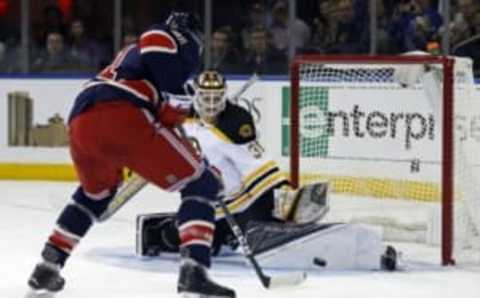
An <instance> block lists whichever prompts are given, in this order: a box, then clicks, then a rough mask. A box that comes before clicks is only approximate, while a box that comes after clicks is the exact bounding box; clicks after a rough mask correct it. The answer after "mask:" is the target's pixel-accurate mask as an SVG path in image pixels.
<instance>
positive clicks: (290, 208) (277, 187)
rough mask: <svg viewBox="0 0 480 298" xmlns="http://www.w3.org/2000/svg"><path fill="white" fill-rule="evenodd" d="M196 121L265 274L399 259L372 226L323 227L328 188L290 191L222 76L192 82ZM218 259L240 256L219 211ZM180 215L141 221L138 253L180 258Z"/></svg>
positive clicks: (192, 122)
mask: <svg viewBox="0 0 480 298" xmlns="http://www.w3.org/2000/svg"><path fill="white" fill-rule="evenodd" d="M193 86H194V90H195V96H194V97H195V98H194V107H195V113H194V116H193V117H192V118H190V119H188V120H187V121H186V123H185V124H184V125H183V128H184V130H185V133H186V134H187V135H188V137H189V138H190V140H191V142H192V143H193V144H194V145H195V147H196V148H197V150H198V151H199V152H201V154H203V155H206V157H207V158H208V160H209V162H210V163H211V164H212V165H213V166H214V167H216V168H218V169H220V170H221V172H222V178H223V182H224V192H225V194H226V202H227V207H228V208H229V210H230V211H231V213H232V214H234V217H235V219H236V221H237V222H238V224H239V225H240V227H241V228H242V230H243V231H244V233H245V234H246V236H247V240H248V242H249V245H250V246H251V248H252V249H253V251H254V252H255V254H256V258H257V260H258V261H259V262H260V263H261V264H263V265H264V266H268V267H279V268H301V269H306V268H308V267H312V266H323V267H327V268H333V269H381V268H384V269H388V270H393V269H395V267H396V252H395V250H394V249H393V248H392V247H385V246H384V245H383V243H382V242H381V234H380V233H379V232H378V231H377V230H375V229H372V228H371V227H368V226H363V225H352V224H340V223H339V224H320V223H318V221H319V220H320V219H321V218H322V217H323V216H324V215H325V214H326V212H328V208H329V206H328V183H327V182H320V183H315V184H312V185H307V186H303V187H302V188H300V189H298V190H293V189H291V187H290V185H289V181H288V180H287V179H286V177H285V176H284V174H283V173H281V172H280V169H279V167H278V165H277V163H276V162H275V161H273V160H270V159H268V157H266V156H265V155H264V149H263V147H262V146H261V145H260V143H259V142H258V140H257V137H256V129H255V124H254V120H253V117H252V115H251V114H250V113H249V112H248V111H247V110H246V109H244V108H243V107H241V106H239V105H237V104H235V101H234V100H228V99H227V98H226V96H225V93H226V81H225V79H224V77H223V76H222V74H220V73H219V72H217V71H211V70H208V71H204V72H203V73H201V74H200V75H199V76H198V77H197V78H196V79H195V80H194V85H193ZM215 215H216V222H215V226H216V228H215V234H214V240H213V246H212V250H213V251H212V253H213V255H218V254H219V253H220V252H221V250H222V247H225V246H226V247H230V248H233V249H235V248H236V247H237V246H238V242H237V240H236V239H235V236H234V235H233V233H232V231H231V229H230V227H229V225H228V223H227V221H226V220H225V218H224V214H223V212H222V210H221V209H220V208H219V207H218V208H216V212H215ZM179 243H180V241H179V238H178V230H177V224H176V214H175V213H153V214H142V215H139V216H138V217H137V241H136V253H137V255H139V256H158V255H160V254H161V253H165V252H169V253H172V252H178V251H179Z"/></svg>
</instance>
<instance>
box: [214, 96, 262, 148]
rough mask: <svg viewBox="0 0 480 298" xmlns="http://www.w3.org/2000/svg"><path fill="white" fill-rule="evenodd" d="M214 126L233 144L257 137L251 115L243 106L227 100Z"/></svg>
mask: <svg viewBox="0 0 480 298" xmlns="http://www.w3.org/2000/svg"><path fill="white" fill-rule="evenodd" d="M215 126H216V127H217V128H218V129H219V130H220V131H221V132H222V133H223V134H224V135H225V136H227V137H228V138H229V139H230V140H231V141H232V142H233V143H234V144H245V143H248V142H251V141H253V140H255V139H256V138H257V135H256V130H255V123H254V122H253V117H252V115H250V113H249V112H248V111H247V110H245V109H244V108H243V107H240V106H238V105H234V104H232V103H229V102H227V106H226V108H225V110H224V111H223V112H222V113H220V115H219V116H218V118H217V124H216V125H215Z"/></svg>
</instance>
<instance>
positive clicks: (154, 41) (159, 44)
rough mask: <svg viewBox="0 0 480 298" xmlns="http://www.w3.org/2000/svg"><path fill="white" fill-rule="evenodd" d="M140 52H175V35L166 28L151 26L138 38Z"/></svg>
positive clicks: (176, 46) (176, 47)
mask: <svg viewBox="0 0 480 298" xmlns="http://www.w3.org/2000/svg"><path fill="white" fill-rule="evenodd" d="M139 47H140V53H141V54H145V53H150V52H158V53H167V54H176V53H177V52H178V44H177V40H176V39H175V37H174V36H173V35H172V34H171V33H170V32H169V31H167V30H165V29H162V28H161V27H153V28H151V29H150V30H148V31H145V33H143V34H142V35H141V36H140V40H139Z"/></svg>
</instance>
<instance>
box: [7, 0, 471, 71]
mask: <svg viewBox="0 0 480 298" xmlns="http://www.w3.org/2000/svg"><path fill="white" fill-rule="evenodd" d="M446 1H447V0H402V1H393V0H301V1H300V0H248V1H242V0H231V1H224V0H198V1H191V0H162V1H157V0H104V1H95V0H44V1H32V0H0V73H2V74H16V73H33V74H60V75H62V74H84V73H88V74H91V73H93V72H96V71H98V70H99V69H101V68H103V67H104V66H105V65H106V64H108V63H109V62H110V60H111V58H112V57H113V55H114V53H115V52H116V51H117V50H119V49H120V48H121V47H123V46H125V45H128V44H131V43H134V42H136V41H137V39H138V37H139V35H140V34H141V32H143V31H144V30H145V29H147V28H148V27H149V26H151V25H152V24H153V23H156V22H161V21H163V20H164V19H165V18H166V16H167V15H168V14H169V12H170V11H171V10H173V9H176V10H186V11H193V12H196V13H197V14H199V15H200V16H201V18H202V19H204V18H205V16H211V22H206V24H207V25H210V24H211V26H207V27H206V28H205V30H206V33H209V34H206V36H210V37H211V38H210V39H209V40H208V42H207V43H206V46H207V47H208V48H206V49H205V57H204V61H203V62H204V64H203V67H204V68H207V67H209V68H216V69H219V70H221V71H223V72H225V73H228V74H246V75H248V74H251V73H253V72H257V73H259V74H269V75H270V74H280V75H285V74H288V64H289V61H290V59H291V58H292V57H293V56H294V55H296V54H312V53H319V54H345V55H348V54H387V55H394V54H399V53H404V52H407V51H413V50H422V51H427V52H430V53H431V54H446V53H447V54H454V55H458V56H468V57H471V58H473V60H474V62H475V63H474V65H475V73H476V74H477V75H480V51H478V48H479V47H480V3H479V2H478V1H476V0H456V1H450V2H449V3H450V5H449V6H448V7H447V6H445V5H444V2H446ZM25 10H26V11H25ZM206 10H207V11H206ZM232 12H235V17H232ZM292 13H294V15H295V16H294V17H293V18H291V17H290V15H291V14H292ZM372 16H375V17H372ZM445 16H449V19H450V21H449V22H448V24H445ZM442 49H444V50H447V51H448V52H444V51H442Z"/></svg>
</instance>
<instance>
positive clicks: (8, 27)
mask: <svg viewBox="0 0 480 298" xmlns="http://www.w3.org/2000/svg"><path fill="white" fill-rule="evenodd" d="M19 19H20V1H7V0H0V73H2V74H12V73H19V72H22V68H23V65H22V63H21V61H22V59H21V56H22V50H21V49H22V47H21V39H20V35H21V34H20V22H19V21H18V20H19Z"/></svg>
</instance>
